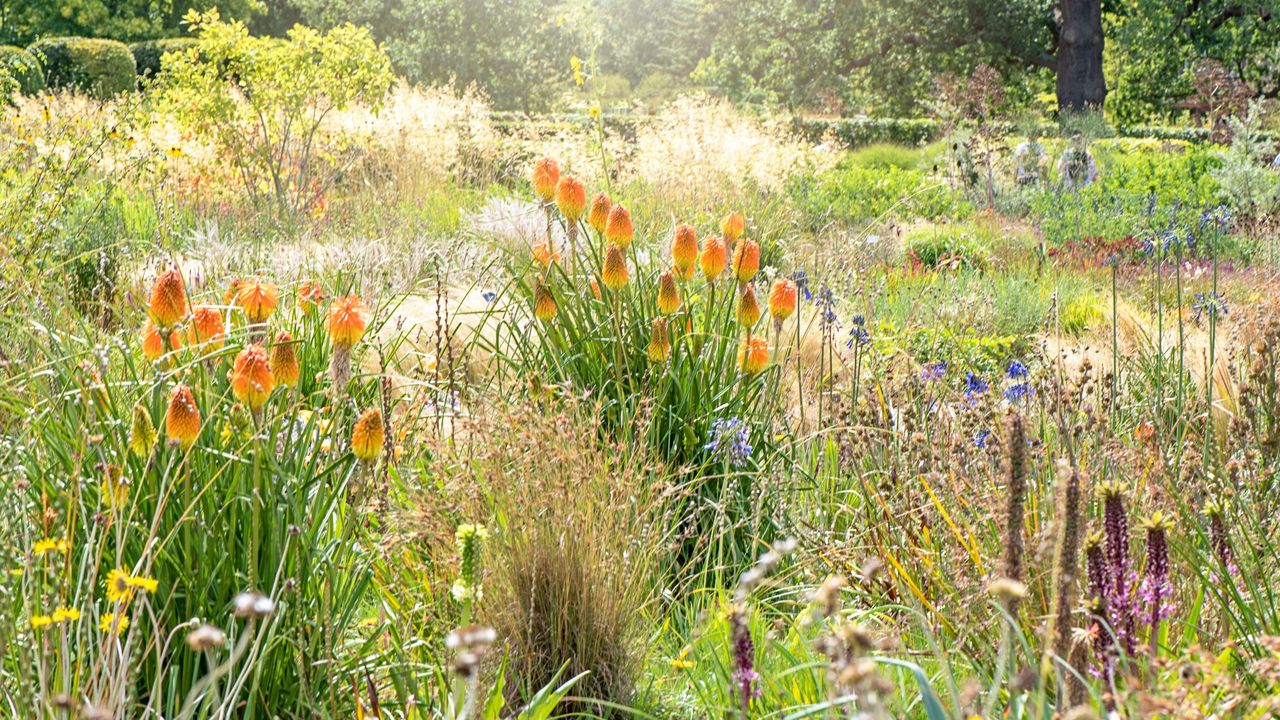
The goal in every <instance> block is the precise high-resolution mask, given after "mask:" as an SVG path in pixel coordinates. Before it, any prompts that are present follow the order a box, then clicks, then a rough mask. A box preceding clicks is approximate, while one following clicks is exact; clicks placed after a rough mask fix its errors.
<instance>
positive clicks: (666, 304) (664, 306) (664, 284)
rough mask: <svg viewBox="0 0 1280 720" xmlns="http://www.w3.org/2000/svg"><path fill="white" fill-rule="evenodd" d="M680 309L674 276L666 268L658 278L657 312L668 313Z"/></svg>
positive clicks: (678, 292) (678, 293)
mask: <svg viewBox="0 0 1280 720" xmlns="http://www.w3.org/2000/svg"><path fill="white" fill-rule="evenodd" d="M679 309H680V291H679V290H677V289H676V276H675V274H674V273H672V271H670V270H668V271H666V272H664V273H662V275H661V276H660V277H659V278H658V312H659V313H661V314H663V315H670V314H672V313H674V312H675V311H676V310H679Z"/></svg>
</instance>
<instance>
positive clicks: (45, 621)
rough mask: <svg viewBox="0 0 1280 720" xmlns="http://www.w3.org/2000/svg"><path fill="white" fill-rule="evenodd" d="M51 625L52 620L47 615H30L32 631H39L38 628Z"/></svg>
mask: <svg viewBox="0 0 1280 720" xmlns="http://www.w3.org/2000/svg"><path fill="white" fill-rule="evenodd" d="M52 624H53V618H51V617H49V616H48V615H32V616H31V629H32V630H39V629H40V628H42V627H44V626H46V625H52Z"/></svg>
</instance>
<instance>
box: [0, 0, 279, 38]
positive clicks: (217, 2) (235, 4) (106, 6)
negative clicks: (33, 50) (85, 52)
mask: <svg viewBox="0 0 1280 720" xmlns="http://www.w3.org/2000/svg"><path fill="white" fill-rule="evenodd" d="M213 7H217V8H218V9H219V10H221V11H222V13H223V14H224V15H225V16H228V17H235V18H241V19H244V18H248V17H249V16H251V15H254V14H256V13H261V12H263V11H265V9H266V5H265V4H264V3H263V2H262V0H163V2H156V0H0V42H3V43H9V44H13V45H27V44H29V43H31V42H34V41H35V40H38V39H40V38H47V37H65V36H86V37H101V38H114V39H116V40H121V41H124V42H131V41H134V40H143V39H147V38H156V37H162V36H164V35H172V34H176V33H178V32H181V28H180V24H181V21H182V17H183V16H184V15H186V13H187V12H188V11H190V10H193V9H194V10H200V11H204V10H207V9H209V8H213Z"/></svg>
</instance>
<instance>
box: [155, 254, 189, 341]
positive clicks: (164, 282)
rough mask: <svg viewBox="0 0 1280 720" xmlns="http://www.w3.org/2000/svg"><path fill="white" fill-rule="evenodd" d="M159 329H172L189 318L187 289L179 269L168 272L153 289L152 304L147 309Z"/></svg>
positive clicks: (157, 279) (158, 278)
mask: <svg viewBox="0 0 1280 720" xmlns="http://www.w3.org/2000/svg"><path fill="white" fill-rule="evenodd" d="M147 313H148V314H149V315H150V316H151V320H152V322H154V323H155V324H156V326H157V327H161V328H171V327H173V326H174V325H177V324H178V323H179V322H182V319H183V318H185V317H186V316H187V289H186V285H184V284H183V282H182V275H181V274H180V273H179V272H178V271H177V269H176V268H175V269H170V270H166V271H165V272H163V273H161V274H160V276H159V277H157V278H156V284H155V285H153V286H152V287H151V303H150V305H149V306H148V308H147Z"/></svg>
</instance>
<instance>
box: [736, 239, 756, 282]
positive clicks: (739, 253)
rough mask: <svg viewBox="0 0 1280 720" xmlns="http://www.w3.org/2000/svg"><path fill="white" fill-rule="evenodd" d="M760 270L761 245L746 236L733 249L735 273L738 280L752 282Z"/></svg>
mask: <svg viewBox="0 0 1280 720" xmlns="http://www.w3.org/2000/svg"><path fill="white" fill-rule="evenodd" d="M758 272H760V246H759V245H758V244H756V242H755V241H754V240H751V239H749V238H744V239H743V240H742V242H740V243H738V246H737V247H736V248H734V249H733V274H734V276H735V277H737V278H738V282H744V283H746V282H751V278H753V277H755V276H756V273H758Z"/></svg>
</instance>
